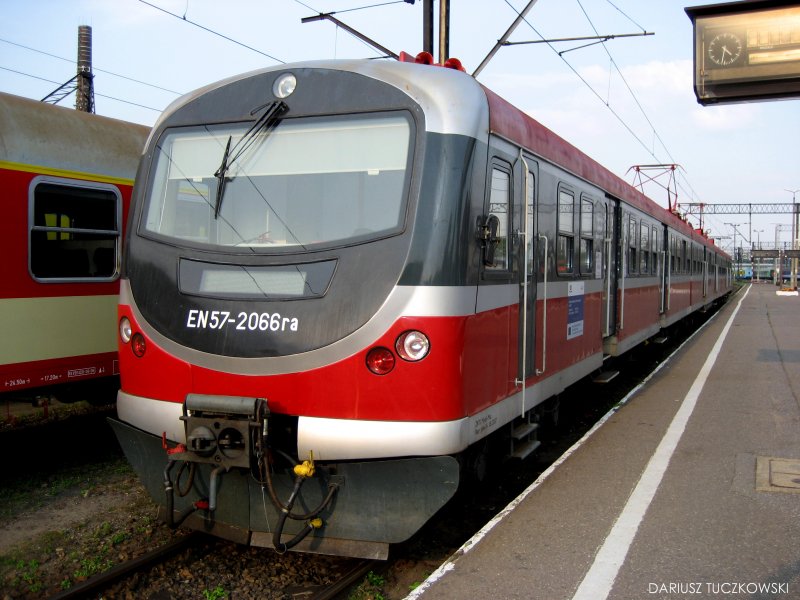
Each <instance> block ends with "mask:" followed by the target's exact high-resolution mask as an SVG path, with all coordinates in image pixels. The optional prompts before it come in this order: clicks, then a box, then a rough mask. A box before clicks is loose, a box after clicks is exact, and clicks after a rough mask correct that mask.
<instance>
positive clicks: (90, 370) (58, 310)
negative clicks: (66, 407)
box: [0, 93, 149, 401]
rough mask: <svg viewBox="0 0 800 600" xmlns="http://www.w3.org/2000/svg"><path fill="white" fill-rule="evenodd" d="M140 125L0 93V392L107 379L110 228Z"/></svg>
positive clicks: (113, 276)
mask: <svg viewBox="0 0 800 600" xmlns="http://www.w3.org/2000/svg"><path fill="white" fill-rule="evenodd" d="M148 131H149V128H147V127H144V126H141V125H135V124H132V123H125V122H122V121H117V120H114V119H108V118H105V117H100V116H97V115H93V114H87V113H82V112H78V111H75V110H70V109H67V108H61V107H57V106H53V105H50V104H46V103H43V102H36V101H34V100H29V99H26V98H20V97H18V96H12V95H9V94H2V93H0V186H2V190H3V195H2V201H1V202H2V211H3V218H2V219H0V252H2V255H3V260H2V269H1V270H0V273H2V276H1V277H0V331H2V339H3V344H2V346H1V347H0V394H8V395H16V394H26V395H27V394H51V393H52V394H55V395H57V396H58V397H59V398H60V399H62V400H65V401H68V400H71V399H75V398H77V397H80V396H78V395H76V394H78V392H79V391H80V389H81V387H82V386H86V385H90V384H91V385H97V384H106V383H110V384H111V385H110V386H108V391H109V392H110V394H109V396H108V397H110V398H111V399H112V401H113V399H114V389H113V387H112V386H115V385H116V386H118V371H119V369H118V362H117V340H116V335H115V332H116V329H117V328H116V321H117V319H116V305H117V303H118V292H119V266H120V253H121V250H122V234H123V231H124V226H125V219H126V215H127V212H128V206H129V202H130V196H131V187H132V185H133V179H134V176H135V173H136V168H137V165H138V163H139V159H140V157H141V152H142V148H143V147H144V142H145V139H146V136H147V132H148Z"/></svg>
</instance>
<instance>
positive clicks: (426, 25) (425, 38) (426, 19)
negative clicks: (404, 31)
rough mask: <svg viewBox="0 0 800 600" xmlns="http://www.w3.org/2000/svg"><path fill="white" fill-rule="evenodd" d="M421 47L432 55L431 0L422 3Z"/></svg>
mask: <svg viewBox="0 0 800 600" xmlns="http://www.w3.org/2000/svg"><path fill="white" fill-rule="evenodd" d="M422 49H423V50H424V51H425V52H428V53H429V54H430V55H431V56H433V0H424V2H423V5H422Z"/></svg>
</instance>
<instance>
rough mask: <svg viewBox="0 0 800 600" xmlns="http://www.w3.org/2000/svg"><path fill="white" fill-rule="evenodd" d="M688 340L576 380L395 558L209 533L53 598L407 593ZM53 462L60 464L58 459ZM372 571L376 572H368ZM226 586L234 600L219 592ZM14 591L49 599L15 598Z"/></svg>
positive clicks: (678, 336) (307, 599)
mask: <svg viewBox="0 0 800 600" xmlns="http://www.w3.org/2000/svg"><path fill="white" fill-rule="evenodd" d="M687 333H688V332H687ZM684 337H685V335H684V334H683V333H680V332H674V333H673V335H671V337H670V339H669V340H668V341H667V342H666V343H664V344H653V345H650V346H648V347H647V348H646V349H643V351H642V352H638V353H636V355H635V356H631V357H627V358H626V359H625V360H624V362H623V363H619V364H617V365H608V366H609V367H613V368H618V369H620V376H619V377H617V378H615V379H614V380H613V381H612V382H611V383H607V384H602V385H599V384H596V383H592V382H591V381H590V380H586V381H583V382H581V383H579V384H577V385H576V386H573V388H571V389H570V390H568V391H567V392H566V393H565V394H563V395H562V396H561V398H560V403H559V405H558V406H559V412H560V415H561V419H560V421H559V424H558V426H557V427H551V428H550V429H549V430H547V429H545V430H544V432H543V438H542V439H543V441H544V443H543V445H542V447H541V448H540V450H539V451H538V453H537V454H536V455H535V456H534V457H532V458H531V459H528V460H526V461H512V462H509V463H505V464H504V465H502V466H498V467H497V468H496V469H494V470H495V471H496V477H495V478H494V479H493V480H492V482H491V483H490V484H489V485H484V486H483V489H482V490H479V493H475V494H470V497H469V502H467V501H456V502H452V503H451V504H450V505H449V506H447V507H445V509H444V510H443V511H441V512H440V514H438V515H437V517H436V519H434V520H433V521H432V522H430V523H429V524H428V525H427V526H426V527H425V528H423V530H422V531H421V532H420V533H419V534H418V535H416V536H414V537H413V538H412V539H411V540H409V541H408V542H406V543H404V544H401V545H398V546H396V547H393V548H392V551H391V556H390V560H389V561H387V562H384V563H374V562H365V561H356V560H348V559H338V558H334V557H326V556H316V555H307V554H295V553H291V552H290V553H287V554H285V555H280V556H279V555H277V554H275V553H274V552H272V551H271V550H269V549H264V548H247V547H242V546H236V545H235V544H231V543H229V542H224V541H221V540H217V539H214V538H209V537H207V536H204V535H202V534H187V535H182V536H180V537H179V538H178V539H175V540H173V541H171V542H170V543H168V544H166V545H159V547H158V548H156V549H154V550H152V551H149V552H147V553H146V554H145V555H143V556H140V557H138V558H136V559H135V560H131V561H127V560H126V561H122V562H120V564H118V565H116V566H113V567H112V568H110V569H108V570H107V571H105V572H104V573H102V574H100V575H97V576H93V577H89V578H88V579H86V580H84V581H79V582H77V583H74V584H73V585H72V587H70V589H68V590H66V591H63V592H60V593H57V594H56V595H55V596H52V597H55V598H59V599H70V598H96V597H104V598H125V597H170V598H176V599H177V598H197V597H203V594H204V593H205V594H206V597H219V598H222V597H231V595H233V596H239V597H242V596H244V597H247V596H248V595H251V596H259V597H261V598H265V599H269V598H276V599H277V598H281V599H285V598H299V599H300V598H301V599H303V600H317V599H322V598H328V599H331V598H346V597H348V596H347V595H346V594H348V593H349V592H348V590H352V589H353V588H354V587H356V586H358V584H359V583H360V582H364V581H366V580H371V581H378V582H380V583H379V585H378V588H379V589H377V590H376V591H378V592H379V593H381V595H382V596H383V597H384V598H385V599H386V600H397V599H400V598H404V597H405V596H406V595H407V594H408V592H409V591H410V589H411V586H412V585H413V584H414V583H415V582H417V583H418V582H421V581H422V580H424V579H425V577H426V576H427V574H428V573H430V572H431V571H432V570H434V569H435V567H436V566H438V564H440V563H441V562H442V561H444V560H445V559H446V558H447V557H448V556H449V555H450V554H452V552H453V551H455V550H456V549H457V548H458V547H459V546H460V545H461V544H463V543H464V541H466V540H467V539H469V537H470V536H471V535H472V534H473V533H474V532H475V531H477V530H478V529H479V528H480V527H481V526H482V525H483V524H484V523H485V522H486V521H487V520H488V519H490V518H492V517H493V516H494V515H495V514H496V513H497V512H498V511H499V510H501V509H502V508H503V507H504V506H505V505H506V504H507V503H508V502H509V501H510V500H511V499H513V497H515V496H516V495H517V494H518V493H519V492H520V491H521V490H522V489H524V488H525V487H527V485H529V484H530V482H531V481H533V480H534V479H535V478H536V477H537V476H538V474H539V473H541V472H542V471H543V470H544V469H546V468H547V466H548V465H549V464H550V463H551V462H552V461H553V460H555V459H556V458H557V457H558V456H560V454H561V453H562V452H563V450H564V449H565V448H567V447H569V445H571V444H572V442H573V441H574V440H575V439H577V438H578V437H580V436H582V435H583V432H584V431H585V430H586V429H588V428H589V427H591V426H592V424H593V423H594V422H596V420H597V419H598V418H599V417H600V416H602V415H603V414H605V413H606V412H607V411H608V410H609V408H610V407H611V406H613V405H614V404H615V403H616V402H617V401H618V399H619V398H621V397H622V396H624V395H625V394H626V393H627V391H628V390H629V389H630V388H632V387H633V386H635V385H636V384H637V383H638V382H639V381H640V380H641V379H642V378H643V377H644V376H646V375H647V374H648V373H649V372H650V371H652V369H653V368H654V367H655V366H656V365H657V364H658V363H660V362H661V361H662V360H663V358H664V357H665V356H666V355H667V354H668V353H669V352H670V350H671V348H673V347H675V346H676V345H677V344H679V343H680V341H681V340H682V339H683V338H684ZM88 459H89V457H88V456H87V460H88ZM51 467H53V465H51ZM53 468H55V469H56V470H57V469H58V464H56V465H55V466H54V467H53ZM465 500H466V499H465ZM155 527H161V526H160V525H156V526H155ZM115 562H116V561H115ZM370 571H373V572H374V573H375V574H376V575H375V576H374V577H366V575H367V573H369V572H370ZM228 575H230V576H229V577H227V579H226V578H225V577H226V576H228ZM365 578H366V579H365ZM248 589H250V590H252V593H251V594H248V592H247V591H246V590H248ZM217 590H219V593H220V594H223V593H225V594H227V596H224V595H219V596H213V594H214V592H215V591H217ZM264 590H268V591H266V592H265V591H264ZM159 592H160V594H159ZM51 595H52V593H51ZM51 595H47V596H46V597H51ZM9 597H10V598H18V597H19V598H22V597H42V596H30V595H25V594H20V595H14V594H11V595H10V596H9ZM353 597H367V595H361V596H353Z"/></svg>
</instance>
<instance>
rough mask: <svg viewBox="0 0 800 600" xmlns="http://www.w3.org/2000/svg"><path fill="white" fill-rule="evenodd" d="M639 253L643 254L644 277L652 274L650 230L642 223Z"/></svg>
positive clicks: (642, 271) (642, 268) (642, 270)
mask: <svg viewBox="0 0 800 600" xmlns="http://www.w3.org/2000/svg"><path fill="white" fill-rule="evenodd" d="M639 252H640V254H641V267H640V271H641V273H642V275H646V274H648V273H649V272H650V228H649V227H648V226H647V225H646V224H645V223H642V227H641V237H640V241H639Z"/></svg>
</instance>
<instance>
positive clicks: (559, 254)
mask: <svg viewBox="0 0 800 600" xmlns="http://www.w3.org/2000/svg"><path fill="white" fill-rule="evenodd" d="M557 220H558V241H557V242H556V269H557V271H558V274H559V275H569V274H570V273H573V272H574V271H575V267H574V265H573V261H574V256H575V196H573V194H572V192H571V191H569V190H566V189H563V188H559V190H558V216H557Z"/></svg>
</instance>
